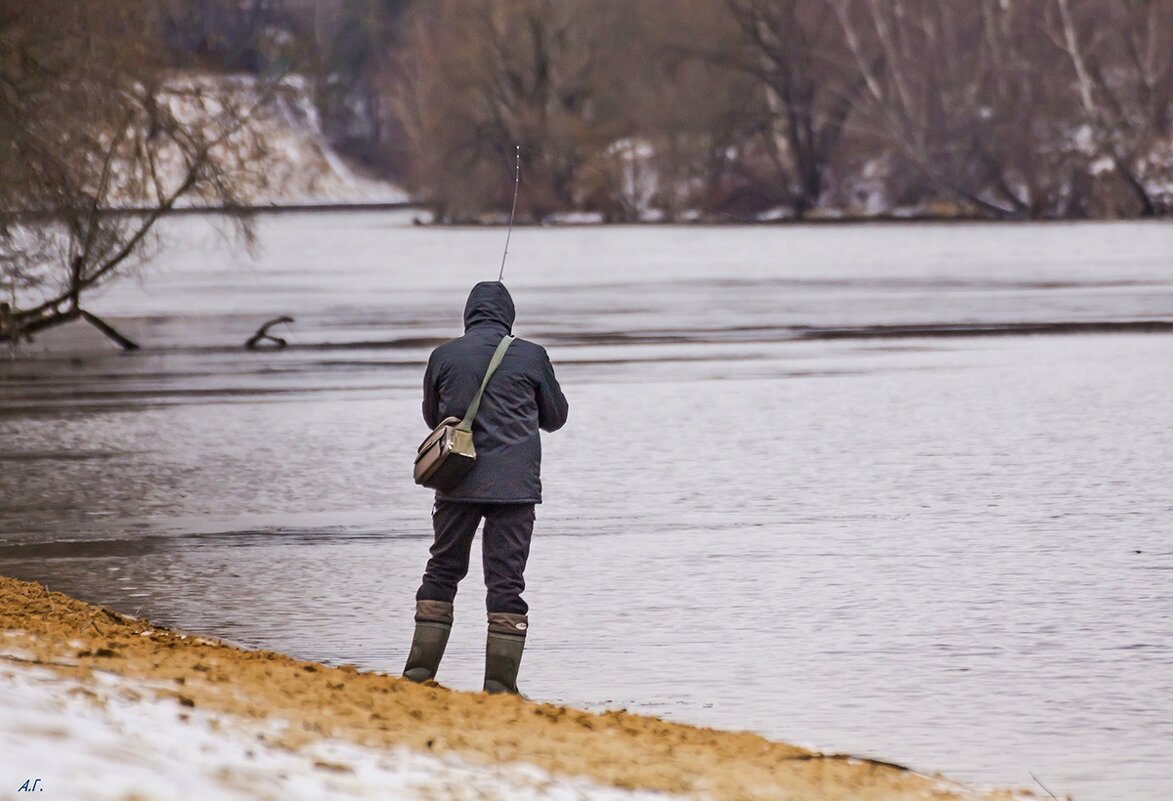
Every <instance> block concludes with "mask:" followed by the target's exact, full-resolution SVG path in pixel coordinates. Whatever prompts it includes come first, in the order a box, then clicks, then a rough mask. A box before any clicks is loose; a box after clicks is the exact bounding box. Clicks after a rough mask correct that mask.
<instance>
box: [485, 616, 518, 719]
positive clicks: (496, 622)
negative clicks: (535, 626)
mask: <svg viewBox="0 0 1173 801" xmlns="http://www.w3.org/2000/svg"><path fill="white" fill-rule="evenodd" d="M528 629H529V620H528V619H527V618H526V616H525V615H517V614H512V613H510V612H490V613H489V637H488V641H487V643H486V645H485V692H487V693H493V694H497V693H509V694H511V695H521V691H520V690H518V689H517V671H518V670H519V669H520V668H521V652H522V651H523V650H524V649H525V634H526V631H527V630H528ZM522 697H523V698H524V697H525V696H522Z"/></svg>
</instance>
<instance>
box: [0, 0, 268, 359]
mask: <svg viewBox="0 0 1173 801" xmlns="http://www.w3.org/2000/svg"><path fill="white" fill-rule="evenodd" d="M148 11H149V8H148V7H147V6H146V5H145V4H144V3H139V2H129V1H127V0H91V1H90V2H87V3H83V4H79V3H72V2H68V0H20V2H9V3H7V4H6V6H5V11H4V12H3V16H2V17H0V131H2V138H0V142H2V145H3V149H2V150H0V292H3V294H4V295H5V296H7V297H6V300H5V303H6V304H8V308H7V309H6V312H5V315H4V317H5V320H4V324H3V327H2V328H0V341H9V342H16V341H19V340H20V339H21V338H22V337H29V336H31V335H32V334H34V333H36V332H37V331H39V330H42V329H45V328H48V327H51V326H54V325H58V324H60V323H63V322H67V321H69V320H74V319H78V318H82V319H86V320H89V321H90V322H93V323H94V324H95V325H97V326H98V327H99V328H100V329H101V330H103V332H104V333H107V334H108V335H110V336H111V337H112V338H114V339H115V340H116V341H118V342H119V344H121V345H122V346H123V347H132V346H133V343H131V342H130V341H129V340H127V339H126V338H125V337H122V336H121V335H118V334H117V332H115V331H113V329H112V328H110V327H109V326H107V325H106V324H104V323H102V322H101V321H100V320H97V318H95V317H94V316H93V315H91V314H89V313H88V312H86V311H85V310H84V309H83V308H82V297H83V295H84V293H86V292H87V291H89V290H91V289H92V288H94V287H96V286H98V285H100V284H101V283H103V282H104V281H106V280H108V279H110V278H112V277H113V276H115V275H116V274H119V273H122V272H125V271H126V270H128V269H132V268H133V267H135V266H136V265H139V264H142V263H143V262H144V261H145V260H146V259H147V258H149V257H150V256H151V255H152V253H153V252H154V250H155V248H156V247H157V246H158V239H157V238H156V236H155V230H156V229H155V224H156V223H157V222H158V221H159V219H160V218H162V217H163V216H164V215H166V214H167V213H169V212H170V211H172V210H173V209H174V208H175V207H176V205H177V204H178V203H180V202H194V203H207V204H213V205H217V206H220V207H224V208H226V209H229V210H235V212H236V216H235V220H236V222H237V224H238V230H240V231H241V232H242V233H244V234H245V235H246V236H247V234H248V231H249V228H248V225H247V219H246V218H245V217H244V216H243V212H241V211H240V210H241V209H243V208H244V207H245V205H246V197H245V194H244V192H245V190H246V187H248V186H250V185H251V186H257V185H260V184H261V183H263V180H264V179H263V176H262V175H259V174H257V173H256V172H255V171H254V167H253V165H254V164H256V163H257V160H258V158H259V156H260V155H261V153H262V151H263V148H262V145H261V141H260V139H259V137H258V135H257V133H256V131H254V130H252V129H251V128H250V122H251V113H252V111H253V109H254V108H255V107H256V105H257V103H258V95H257V92H256V85H255V84H253V83H250V82H245V84H242V85H238V86H235V87H233V86H232V85H231V84H227V85H226V84H225V83H223V82H218V81H209V80H205V79H201V78H197V77H192V76H183V75H176V74H173V73H171V72H169V71H168V70H167V69H166V68H165V67H164V65H162V64H160V63H159V60H158V50H157V48H156V45H157V43H156V42H154V41H152V39H151V37H150V32H149V31H144V20H149V19H150V18H151V17H150V15H149V14H148V13H147V12H148Z"/></svg>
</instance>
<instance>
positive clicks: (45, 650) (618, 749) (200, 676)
mask: <svg viewBox="0 0 1173 801" xmlns="http://www.w3.org/2000/svg"><path fill="white" fill-rule="evenodd" d="M0 628H3V629H4V630H5V631H4V638H3V640H2V641H0V667H3V666H7V667H8V668H9V669H10V673H9V678H10V680H11V681H16V680H17V679H19V678H20V676H16V674H14V673H13V672H12V671H19V670H36V671H39V672H40V673H39V675H41V676H42V684H43V683H44V678H43V677H44V676H49V675H50V674H51V676H50V678H51V679H52V681H53V682H56V683H57V684H60V686H69V687H70V688H72V689H71V693H72V694H73V695H77V694H78V692H77V690H78V688H79V687H81V688H86V687H95V686H98V685H102V686H109V685H110V682H111V681H116V682H119V683H120V684H119V686H120V687H122V688H123V689H122V691H121V696H120V697H122V698H123V699H125V698H126V697H128V695H129V696H130V697H132V698H134V697H137V698H143V699H149V700H150V702H151V703H152V704H164V705H166V708H167V709H173V711H174V719H175V721H178V722H177V723H175V724H174V725H177V726H178V725H181V724H182V723H184V722H186V721H187V720H188V719H189V717H190V716H191V715H193V714H196V713H197V712H198V713H199V714H200V715H205V716H209V715H210V716H212V720H211V722H212V724H213V725H214V727H215V728H216V729H217V730H219V728H220V726H221V724H223V725H225V726H231V727H233V728H234V729H235V730H244V731H248V730H250V728H249V727H252V730H256V731H261V730H263V731H264V732H265V734H264V736H263V737H262V738H261V739H263V740H264V743H265V746H266V747H267V748H270V749H277V750H279V751H281V752H282V753H289V754H297V753H299V752H302V751H305V750H306V749H314V748H319V749H320V748H321V747H323V746H324V745H332V746H339V745H346V746H356V747H359V748H362V749H374V751H372V753H381V752H391V751H394V752H396V753H405V752H406V753H418V754H426V755H430V756H434V757H440V758H441V759H443V758H450V759H453V760H458V761H459V762H460V764H462V765H466V766H472V767H473V768H474V769H475V768H478V767H479V768H481V769H483V770H486V771H489V770H491V771H500V769H501V766H503V765H519V766H523V767H525V768H526V769H529V768H530V767H531V766H533V767H536V768H537V769H538V771H539V772H540V773H541V775H543V776H547V777H552V778H551V779H549V780H548V782H547V783H549V782H550V781H553V779H556V778H558V777H563V778H565V779H566V780H567V781H572V782H574V781H578V782H587V783H589V786H591V787H596V788H615V789H616V790H619V789H624V790H628V791H650V792H659V793H663V794H666V797H690V798H695V797H700V798H712V799H778V798H786V799H792V800H793V801H800V800H803V799H810V800H811V801H813V800H814V799H819V801H836V800H838V799H842V800H843V801H847V800H848V799H852V800H853V801H865V800H874V801H895V800H896V799H901V800H902V801H903V800H908V799H938V800H939V801H947V800H948V799H989V801H996V800H1004V799H1011V798H1016V797H1020V796H1023V795H1029V794H1028V793H1013V792H1010V791H1004V790H1000V791H978V790H974V789H970V788H966V787H964V786H961V785H959V784H957V783H955V782H952V781H950V780H948V779H946V778H944V777H940V776H924V775H921V774H918V773H915V772H912V771H909V770H906V769H904V768H901V767H899V766H895V765H887V764H883V763H877V762H872V761H867V760H858V759H853V758H850V757H847V756H844V755H835V754H821V753H816V752H812V751H809V750H806V749H804V748H800V747H797V746H793V745H788V744H786V743H779V742H772V741H769V740H767V739H765V738H763V737H760V736H758V735H755V734H748V733H739V732H726V731H716V730H712V729H704V728H697V727H693V726H686V725H681V724H676V723H668V722H665V721H662V720H658V719H656V718H650V717H643V716H638V715H631V714H627V713H624V712H609V713H604V714H593V713H588V712H582V711H579V710H576V709H570V708H566V707H560V706H552V705H547V704H537V703H526V702H523V701H520V700H518V699H515V698H505V697H488V696H485V695H482V694H480V693H467V692H454V691H450V690H447V689H445V688H443V687H441V686H438V685H434V686H418V685H414V684H411V683H410V682H405V681H402V680H400V679H399V678H397V677H394V676H388V675H382V674H375V673H362V672H359V671H358V670H356V669H354V668H352V667H347V666H343V667H327V666H325V665H321V664H317V663H312V662H303V661H300V660H297V659H292V658H290V657H288V656H284V655H282V654H278V653H274V652H271V651H250V650H243V649H240V648H236V647H232V646H229V645H226V644H223V643H220V642H217V641H215V640H212V639H207V638H203V637H199V636H195V635H191V634H183V633H180V632H176V631H172V630H168V629H163V628H158V627H155V626H152V625H151V624H150V623H149V622H148V621H146V620H142V619H135V618H129V617H125V616H123V615H120V614H117V613H115V612H113V611H111V610H108V609H106V608H103V607H99V606H94V605H91V604H87V603H83V602H81V601H78V600H75V599H73V598H70V597H68V596H65V595H62V594H60V593H55V592H50V591H48V590H47V589H46V588H45V587H43V586H42V585H40V584H34V583H28V582H22V581H16V580H13V579H8V578H3V577H0ZM46 671H48V673H46ZM14 676H15V678H14ZM21 680H23V679H21ZM128 687H129V688H132V690H131V691H130V692H129V693H128V691H127V689H126V688H128ZM716 689H717V688H714V691H716ZM84 692H85V691H84V689H83V691H82V694H84ZM93 695H94V698H99V695H100V694H98V693H94V694H93ZM172 705H173V706H172ZM170 714H171V713H170V712H169V713H168V715H169V716H170ZM275 723H279V724H280V725H279V726H275V725H272V724H275ZM7 735H8V736H9V737H13V736H17V737H19V736H20V732H16V733H15V735H14V733H13V732H11V731H9V732H8V733H7ZM25 745H26V746H27V745H28V744H27V743H26V744H25ZM405 750H406V751H405ZM315 753H317V752H315ZM250 756H251V754H250ZM314 764H315V765H318V766H319V767H321V766H322V765H323V764H324V765H325V766H324V767H321V769H322V770H326V771H335V772H346V771H347V770H350V768H348V767H347V766H346V765H345V764H342V765H336V764H329V763H322V761H321V760H320V759H316V760H315V762H314ZM452 764H455V763H452ZM224 772H225V770H224V769H221V773H224ZM227 772H228V773H231V771H230V770H229V771H227ZM14 777H15V774H14V776H12V777H10V776H8V775H5V776H3V777H0V778H2V779H3V780H4V781H10V780H11V779H12V778H14ZM228 779H231V777H230V776H229V777H227V778H226V779H225V780H228ZM466 785H467V783H466ZM549 786H550V787H554V784H549ZM583 786H586V785H583ZM465 789H466V790H467V786H465ZM576 793H577V795H570V796H566V797H578V798H583V797H593V796H591V794H590V793H589V792H586V791H584V790H582V789H581V787H580V788H579V789H578V790H576ZM640 795H642V793H640ZM41 797H42V798H43V799H45V801H50V799H51V796H41ZM136 797H141V798H153V797H155V796H152V795H150V794H148V795H145V796H143V795H136ZM257 797H261V796H257ZM384 797H402V796H399V795H386V796H384ZM438 797H443V796H438ZM450 797H457V796H455V795H453V796H450ZM459 797H476V798H479V797H488V796H487V795H481V794H472V795H468V794H467V793H465V794H461V795H460V796H459ZM494 797H495V796H494ZM506 797H508V793H506ZM527 797H551V798H552V797H563V796H562V795H558V794H557V793H554V792H553V791H551V793H550V794H548V795H540V794H539V795H535V796H527ZM600 797H602V796H600Z"/></svg>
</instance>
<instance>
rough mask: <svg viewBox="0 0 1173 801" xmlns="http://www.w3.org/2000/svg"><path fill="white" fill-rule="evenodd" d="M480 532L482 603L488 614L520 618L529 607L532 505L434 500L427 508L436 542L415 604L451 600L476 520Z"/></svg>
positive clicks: (465, 567)
mask: <svg viewBox="0 0 1173 801" xmlns="http://www.w3.org/2000/svg"><path fill="white" fill-rule="evenodd" d="M482 518H484V521H485V533H484V536H483V538H482V542H481V555H482V561H483V563H484V568H485V587H486V588H487V589H488V595H487V597H486V599H485V603H486V606H487V607H488V611H490V612H511V613H513V614H518V615H524V614H526V613H527V612H528V611H529V606H528V605H527V604H526V602H525V601H523V600H522V599H521V593H522V592H523V591H524V590H525V562H526V560H527V559H528V558H529V541H530V537H531V536H532V535H533V533H534V505H533V504H532V503H452V502H450V501H437V502H436V507H435V508H434V509H433V510H432V528H433V529H434V530H435V535H436V539H435V541H434V542H433V543H432V551H431V553H432V557H431V558H430V559H429V560H428V566H427V568H426V569H425V570H424V581H423V583H422V584H421V585H420V588H419V591H418V592H417V593H416V594H415V599H416V600H417V601H447V602H448V603H452V601H453V599H454V598H455V597H456V585H457V584H459V583H460V580H461V579H462V578H464V577H465V576H466V575H467V574H468V559H469V553H470V551H471V550H472V540H473V537H474V536H475V535H476V533H477V526H479V525H480V524H481V519H482Z"/></svg>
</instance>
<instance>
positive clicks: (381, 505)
mask: <svg viewBox="0 0 1173 801" xmlns="http://www.w3.org/2000/svg"><path fill="white" fill-rule="evenodd" d="M404 222H405V220H404V218H402V217H390V218H389V217H387V216H386V215H374V214H354V215H322V216H314V215H296V216H290V217H274V218H268V219H265V220H264V221H263V222H262V231H261V236H262V242H263V244H264V246H265V248H266V250H265V254H264V256H263V258H262V260H261V261H260V262H259V263H258V264H256V265H249V264H240V263H237V262H233V261H232V260H231V259H230V258H228V257H227V256H226V255H224V254H223V253H221V252H219V251H217V250H215V249H214V248H213V247H212V246H211V245H207V244H205V240H206V236H205V234H204V233H203V230H204V228H203V226H204V225H205V224H204V222H203V221H200V220H197V219H186V220H183V221H181V222H179V223H177V224H176V225H177V227H176V231H175V235H176V236H177V237H179V238H180V240H181V241H182V242H183V244H184V246H183V247H181V248H179V249H177V250H174V251H172V253H173V255H172V256H169V259H168V261H167V262H166V263H164V264H162V265H161V266H160V267H159V268H157V269H156V270H155V271H153V272H152V273H151V274H149V275H147V276H146V277H145V279H144V281H143V282H142V284H141V285H136V284H135V283H133V282H132V283H129V284H123V285H119V286H117V287H114V288H112V289H111V290H110V291H109V292H108V294H106V295H105V296H103V297H102V298H101V299H100V300H98V301H97V302H96V303H95V310H97V311H100V312H103V313H105V314H107V315H109V316H110V317H111V318H112V319H114V320H116V321H117V322H118V324H119V325H120V326H121V327H123V328H125V329H126V330H127V331H128V332H130V333H133V335H134V336H136V337H137V338H139V339H140V340H142V342H143V344H145V345H147V346H148V348H147V349H146V350H145V351H143V352H141V353H139V354H135V355H123V354H113V353H110V352H108V351H107V350H106V349H105V346H104V345H96V346H95V345H89V344H87V345H85V347H84V348H83V350H82V351H81V352H83V353H84V355H82V356H80V357H77V358H66V357H64V356H62V351H61V348H62V347H64V345H61V344H59V343H57V344H58V349H57V350H55V351H54V354H50V355H49V356H46V357H43V358H41V359H38V360H22V361H15V362H5V363H3V364H2V365H0V404H2V406H0V409H2V411H0V443H2V448H0V572H3V573H6V574H10V575H17V576H20V577H24V578H33V579H38V580H43V581H46V582H47V583H49V585H50V586H52V587H54V588H55V589H60V590H63V591H67V592H72V593H75V594H77V595H80V596H82V597H85V598H88V599H92V600H98V601H102V602H106V603H109V604H111V605H113V606H115V607H117V608H119V609H121V610H123V611H128V612H139V613H141V614H144V615H149V616H150V617H152V618H153V619H155V620H157V621H159V622H160V623H170V624H174V625H179V626H183V627H187V628H190V629H194V630H199V631H207V632H214V633H217V634H219V635H221V636H223V637H225V638H228V639H231V640H235V641H238V642H243V643H248V644H255V645H263V646H266V647H272V648H277V649H280V650H286V651H291V652H294V653H297V654H300V655H303V656H307V657H313V658H319V659H325V660H327V661H332V662H336V663H337V662H353V663H356V664H359V665H362V666H363V667H367V668H371V669H376V670H387V671H397V670H399V669H400V668H401V667H402V662H403V659H404V656H405V654H404V650H405V647H406V644H407V640H408V638H409V637H410V627H411V616H410V612H411V603H412V596H413V593H414V590H415V586H416V583H417V581H418V578H419V574H420V572H421V570H422V567H423V560H424V558H425V555H426V551H427V546H428V542H429V534H428V530H429V529H428V510H429V500H428V497H427V493H426V492H424V491H422V490H419V489H418V488H416V487H415V486H414V485H412V483H411V481H410V478H409V477H408V476H409V471H408V465H409V464H410V455H411V451H412V449H413V448H414V445H415V444H416V442H417V441H418V440H419V438H420V436H421V435H422V429H423V423H422V421H421V420H420V419H419V380H420V376H421V374H422V363H423V359H424V358H425V357H426V354H427V351H428V348H429V347H430V345H431V343H432V342H433V341H435V340H437V339H439V338H443V337H446V336H450V335H452V334H454V333H455V332H456V330H455V329H456V326H457V325H458V320H459V313H460V308H461V306H462V302H463V296H464V293H465V291H466V290H467V287H468V286H470V285H471V284H472V283H473V282H474V281H475V280H476V279H478V278H481V277H484V275H485V274H486V273H487V272H492V269H495V266H494V265H493V264H491V262H492V261H493V259H492V258H490V256H492V255H493V253H494V252H498V251H497V248H498V246H499V245H500V242H499V241H498V240H499V239H500V237H499V236H498V234H499V232H497V231H493V230H435V229H420V228H414V227H411V226H409V225H406V224H404ZM513 251H514V252H513V253H511V254H510V258H511V259H513V258H514V256H517V257H518V258H517V260H516V261H511V264H510V267H509V270H510V273H509V276H508V277H509V279H510V281H509V283H510V286H511V288H512V289H513V291H514V294H515V296H516V298H517V305H518V309H519V326H518V333H520V334H522V335H528V336H532V337H533V338H535V339H539V340H541V341H543V342H546V343H547V344H549V346H550V351H551V354H552V356H553V357H554V359H555V362H556V363H557V365H558V369H559V374H560V377H561V378H562V381H563V384H564V386H565V388H566V391H567V395H568V396H569V398H570V401H571V406H572V409H571V421H570V424H569V425H568V427H567V428H566V429H565V430H564V431H562V432H559V433H558V434H557V435H555V436H552V437H548V438H547V439H546V440H545V451H546V470H545V483H546V489H547V503H546V504H545V505H543V506H542V507H541V508H540V509H539V518H538V530H537V535H536V539H535V542H534V545H533V555H532V558H531V567H530V571H529V574H528V578H529V582H530V589H529V590H528V591H527V598H528V600H529V602H530V604H531V606H532V607H533V614H532V619H533V631H532V635H531V645H530V648H529V650H528V652H527V655H526V663H525V665H524V667H523V679H524V682H525V684H524V686H525V689H526V691H527V692H528V693H530V694H532V695H534V696H535V697H538V698H542V699H549V700H556V701H560V702H566V703H571V704H575V705H579V706H588V707H614V706H623V707H627V708H628V709H632V710H635V711H643V712H650V713H653V714H659V715H664V716H667V717H671V718H675V719H679V720H686V721H693V722H699V723H704V724H709V725H716V726H722V727H727V728H748V729H753V730H757V731H761V732H763V733H765V734H767V735H770V736H773V737H778V738H785V739H789V740H796V741H799V742H804V743H809V744H812V745H816V746H819V747H825V748H830V749H834V750H848V751H855V752H860V753H868V754H872V755H877V756H882V757H885V758H889V759H895V760H898V761H903V762H906V763H911V764H912V765H914V766H917V767H920V768H924V769H931V770H943V771H945V772H948V773H950V774H953V775H956V776H958V777H960V778H963V779H968V780H971V781H976V782H983V783H993V784H1019V785H1028V784H1030V783H1031V781H1030V776H1029V773H1028V771H1033V772H1034V773H1035V774H1036V775H1038V776H1039V777H1040V778H1042V779H1043V780H1044V781H1045V782H1046V783H1047V785H1048V786H1049V787H1050V788H1051V789H1052V790H1055V791H1056V792H1061V793H1072V794H1074V795H1075V797H1076V798H1077V799H1080V801H1088V800H1089V799H1090V800H1091V801H1095V800H1096V799H1102V800H1103V801H1109V800H1111V801H1115V800H1116V799H1121V798H1130V799H1147V800H1150V801H1157V799H1165V798H1167V797H1169V796H1170V795H1171V794H1173V771H1171V770H1170V768H1169V766H1170V765H1171V764H1173V700H1171V699H1173V642H1171V641H1170V636H1169V632H1170V631H1173V586H1171V579H1173V545H1170V543H1169V538H1168V536H1169V528H1170V521H1171V520H1173V488H1171V485H1170V482H1169V481H1168V468H1169V465H1170V464H1171V463H1173V428H1171V427H1170V426H1169V420H1170V419H1171V415H1170V412H1173V406H1171V402H1170V400H1169V399H1170V397H1171V395H1173V360H1171V359H1170V358H1169V357H1170V354H1171V352H1173V337H1170V336H1169V335H1168V334H1164V333H1148V334H1143V333H1139V332H1138V331H1140V330H1153V329H1156V328H1159V327H1160V325H1161V324H1163V323H1164V324H1167V323H1168V322H1169V321H1173V267H1171V265H1170V264H1169V263H1168V262H1169V260H1168V254H1169V253H1170V252H1173V234H1171V233H1170V228H1169V227H1168V226H1146V225H1131V224H1129V225H1111V226H1105V225H1082V226H1019V227H1000V226H955V227H950V226H933V227H901V226H877V227H856V226H852V227H838V226H837V227H828V228H793V227H787V228H769V227H762V228H748V229H740V228H739V229H722V228H688V229H674V228H653V227H646V228H640V227H635V228H608V229H573V230H565V229H562V230H544V229H541V230H539V229H522V230H520V231H518V232H517V235H516V236H515V240H514V248H513ZM278 314H290V315H291V316H293V317H295V318H297V323H296V324H295V325H294V326H293V327H292V329H291V331H290V332H289V333H287V334H282V336H287V337H288V338H289V339H290V341H291V343H292V344H293V345H294V346H295V347H293V348H291V349H289V350H287V351H284V352H281V353H245V352H244V351H243V350H240V349H239V347H238V346H239V345H240V344H241V343H243V341H244V339H246V338H247V337H248V336H249V335H250V334H251V333H252V331H253V330H255V328H256V327H257V325H259V324H260V323H261V322H263V321H264V320H265V319H268V318H269V317H272V316H276V315H278ZM146 315H150V316H146ZM1056 324H1058V327H1057V326H1056ZM1023 325H1029V326H1033V327H1035V330H1046V331H1051V332H1052V333H1051V334H1048V335H1043V336H1020V335H1010V334H1011V333H1013V332H1014V331H1015V330H1016V329H1020V328H1021V327H1022V326H1023ZM893 326H895V327H899V330H898V331H893V330H892V329H891V328H887V329H886V328H885V327H893ZM943 326H945V327H948V328H945V329H943V328H942V327H943ZM958 326H964V327H966V328H969V329H976V330H983V329H984V330H983V331H982V332H983V333H993V332H1004V333H1006V334H1007V336H1002V337H984V336H983V337H966V338H957V337H943V336H940V334H942V333H948V332H949V330H950V329H952V328H955V327H958ZM1113 326H1115V327H1117V328H1120V329H1124V330H1130V331H1132V333H1114V334H1111V335H1108V334H1104V333H1099V334H1094V333H1093V332H1095V331H1101V330H1104V329H1105V328H1109V329H1110V328H1112V327H1113ZM1055 331H1068V332H1077V331H1082V332H1085V333H1069V334H1068V335H1064V336H1059V335H1055V334H1054V333H1053V332H1055ZM894 333H905V334H908V333H916V334H919V336H916V337H903V336H902V337H893V334H894ZM60 338H61V339H65V338H67V332H63V333H62V334H61V335H60ZM44 342H45V344H55V343H52V342H50V341H49V339H48V338H46V340H45V341H44ZM323 346H327V347H323ZM70 347H75V346H74V345H72V344H71V346H70ZM70 352H72V353H76V352H78V351H77V350H76V349H75V350H72V351H70ZM473 561H474V565H475V564H476V562H477V561H478V560H473ZM476 569H477V568H476V567H474V573H473V574H472V575H470V577H469V579H468V580H467V583H466V584H465V586H464V589H463V590H462V594H461V596H460V598H459V599H458V601H457V613H458V620H457V626H456V630H455V632H454V634H453V638H452V643H451V645H450V650H449V654H448V656H447V657H446V661H445V664H444V667H443V670H442V675H441V678H442V679H443V680H444V681H445V682H446V683H449V684H451V685H452V686H456V687H461V688H474V687H478V686H479V682H480V675H481V670H482V663H481V660H482V658H483V657H482V655H483V621H484V618H483V614H482V610H483V600H482V598H483V595H482V590H481V589H480V587H479V586H478V582H479V581H480V576H479V574H478V573H476Z"/></svg>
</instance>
